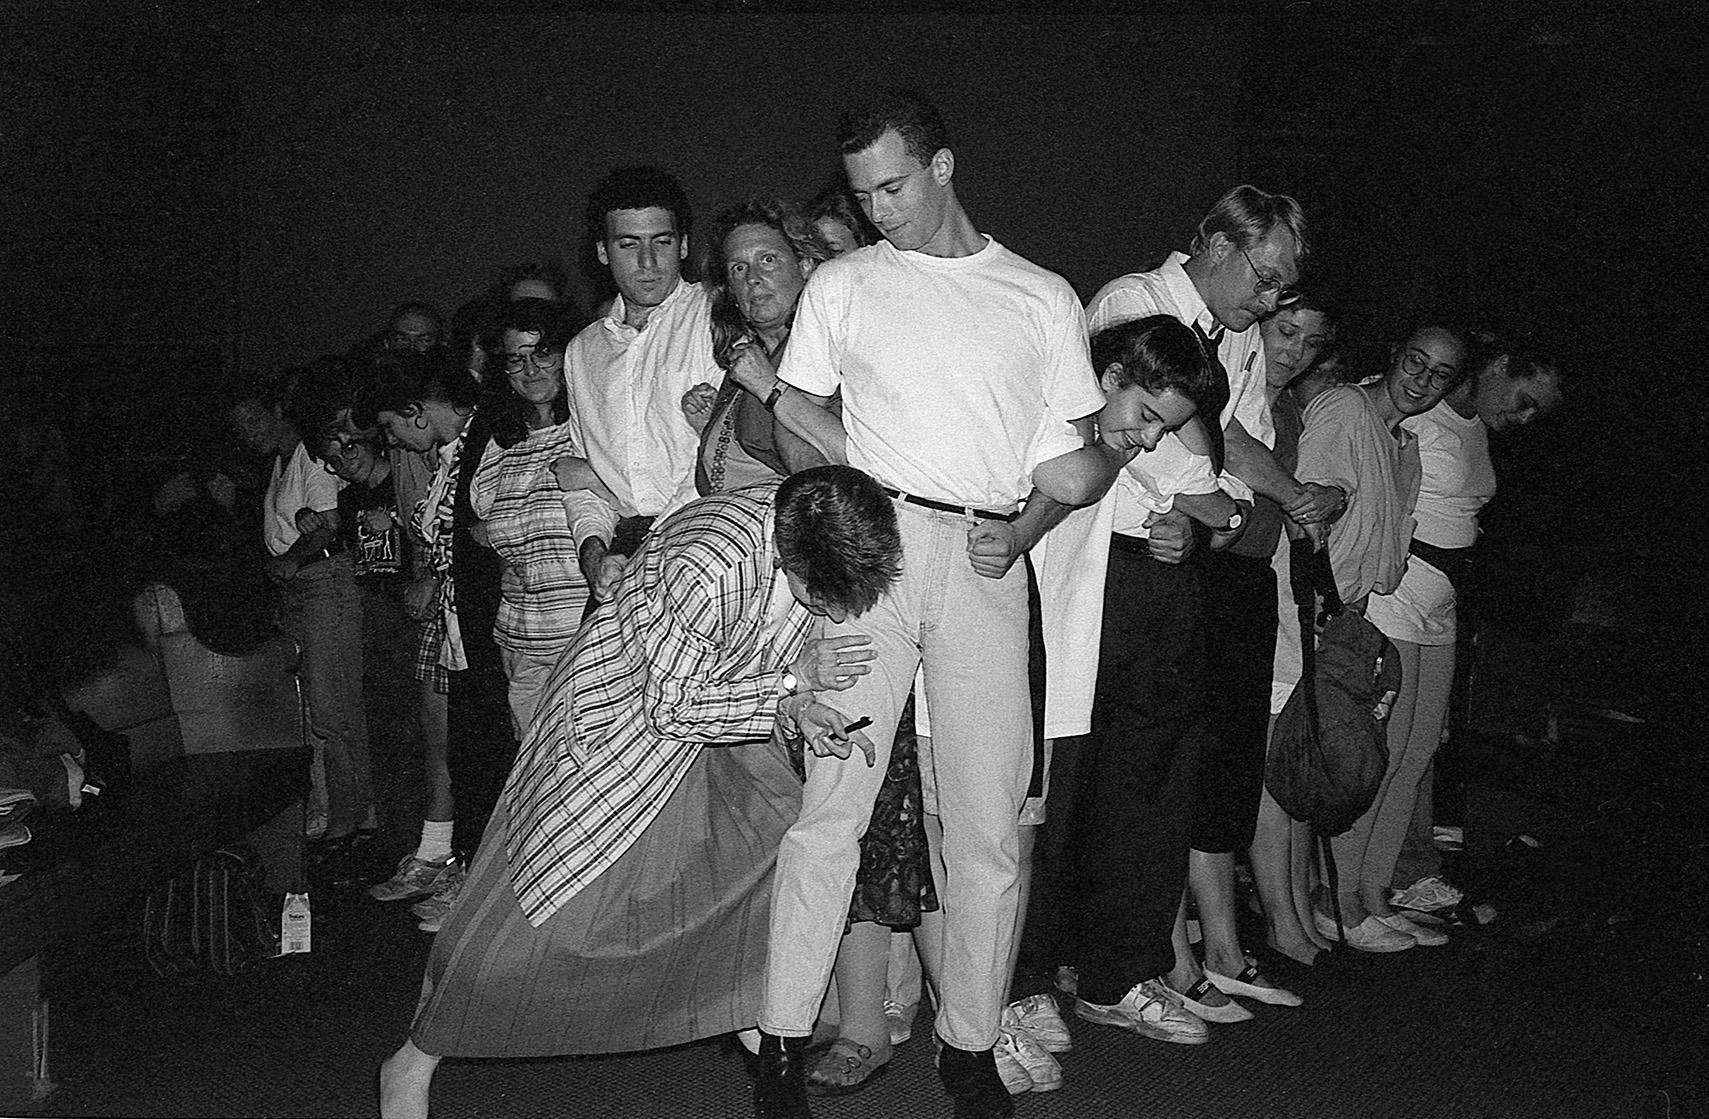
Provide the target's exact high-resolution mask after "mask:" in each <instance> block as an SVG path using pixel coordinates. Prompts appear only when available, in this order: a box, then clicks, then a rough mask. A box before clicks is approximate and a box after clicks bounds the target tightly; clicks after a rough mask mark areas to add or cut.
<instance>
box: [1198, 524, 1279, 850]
mask: <svg viewBox="0 0 1709 1119" xmlns="http://www.w3.org/2000/svg"><path fill="white" fill-rule="evenodd" d="M1200 562H1201V566H1200V569H1199V580H1200V585H1201V587H1202V589H1203V592H1204V597H1205V654H1206V658H1207V661H1208V663H1209V664H1211V665H1212V666H1214V667H1213V669H1212V671H1213V672H1214V673H1215V674H1216V687H1214V688H1212V689H1209V694H1208V695H1207V697H1206V700H1207V706H1206V709H1205V715H1206V721H1207V723H1208V724H1209V725H1210V728H1211V735H1210V738H1209V739H1208V740H1207V741H1206V744H1205V751H1204V754H1203V755H1202V756H1201V758H1200V760H1199V781H1198V791H1197V793H1196V794H1195V798H1194V809H1193V833H1192V848H1193V850H1195V851H1206V852H1211V853H1219V854H1220V853H1225V852H1232V851H1244V850H1245V849H1246V848H1248V847H1250V846H1252V836H1253V834H1254V832H1255V831H1256V830H1257V825H1258V800H1259V797H1260V796H1261V795H1262V793H1263V790H1264V754H1265V749H1266V747H1267V746H1268V744H1269V738H1270V677H1271V675H1272V674H1273V673H1274V670H1275V658H1276V622H1277V616H1276V610H1277V604H1276V572H1275V571H1274V569H1272V568H1271V567H1270V561H1269V560H1267V559H1261V558H1258V557H1255V556H1241V555H1235V554H1234V553H1232V552H1207V553H1205V555H1204V557H1203V559H1202V560H1201V561H1200Z"/></svg>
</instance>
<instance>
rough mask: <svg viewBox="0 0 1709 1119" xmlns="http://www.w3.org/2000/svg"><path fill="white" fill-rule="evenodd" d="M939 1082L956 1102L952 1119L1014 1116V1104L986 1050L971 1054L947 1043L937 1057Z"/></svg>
mask: <svg viewBox="0 0 1709 1119" xmlns="http://www.w3.org/2000/svg"><path fill="white" fill-rule="evenodd" d="M938 1079H939V1080H942V1081H943V1085H944V1090H945V1091H947V1092H948V1093H949V1096H950V1099H952V1100H954V1101H955V1119H1011V1117H1012V1116H1013V1115H1014V1114H1015V1101H1014V1100H1013V1099H1011V1098H1010V1097H1009V1090H1008V1089H1007V1088H1005V1087H1003V1078H1002V1077H1000V1076H998V1075H997V1061H996V1058H995V1057H993V1056H992V1054H991V1050H989V1049H981V1050H979V1051H978V1052H973V1051H970V1050H967V1049H957V1048H956V1047H955V1046H953V1045H949V1044H947V1043H946V1044H945V1045H944V1047H943V1049H942V1050H941V1051H940V1052H939V1053H938Z"/></svg>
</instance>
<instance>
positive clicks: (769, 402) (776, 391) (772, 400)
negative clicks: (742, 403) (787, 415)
mask: <svg viewBox="0 0 1709 1119" xmlns="http://www.w3.org/2000/svg"><path fill="white" fill-rule="evenodd" d="M788 387H789V386H788V385H786V384H784V383H783V382H782V381H779V382H778V383H777V384H775V385H773V386H772V387H771V393H770V394H769V395H768V396H767V397H766V398H765V400H764V401H763V402H762V403H763V404H764V405H765V410H766V411H768V412H770V411H772V410H773V409H775V408H776V407H777V400H778V397H780V396H782V395H783V390H784V389H786V388H788Z"/></svg>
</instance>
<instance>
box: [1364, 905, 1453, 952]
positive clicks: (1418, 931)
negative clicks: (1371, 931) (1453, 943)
mask: <svg viewBox="0 0 1709 1119" xmlns="http://www.w3.org/2000/svg"><path fill="white" fill-rule="evenodd" d="M1377 920H1379V921H1381V922H1382V923H1383V924H1385V925H1387V926H1388V927H1389V928H1391V929H1393V930H1394V931H1395V932H1398V933H1405V934H1406V935H1407V936H1410V937H1411V938H1412V939H1413V940H1415V941H1417V942H1418V943H1419V944H1422V945H1423V946H1424V947H1426V948H1440V947H1442V945H1444V944H1446V943H1448V934H1447V933H1445V932H1443V931H1442V930H1441V929H1427V928H1425V927H1424V926H1423V925H1415V924H1413V923H1412V922H1411V921H1408V920H1407V919H1406V918H1405V917H1403V916H1401V915H1400V914H1399V913H1390V914H1389V915H1388V916H1387V917H1378V918H1377Z"/></svg>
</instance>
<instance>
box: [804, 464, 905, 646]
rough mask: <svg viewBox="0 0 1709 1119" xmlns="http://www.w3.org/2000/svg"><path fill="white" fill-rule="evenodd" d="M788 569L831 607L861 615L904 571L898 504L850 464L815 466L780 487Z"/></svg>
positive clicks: (822, 601) (867, 476) (866, 475)
mask: <svg viewBox="0 0 1709 1119" xmlns="http://www.w3.org/2000/svg"><path fill="white" fill-rule="evenodd" d="M776 505H777V552H778V558H779V559H780V560H781V561H782V563H783V567H784V569H785V570H786V571H789V572H791V573H793V574H795V575H797V576H799V577H800V578H801V579H802V581H803V582H805V583H806V584H807V590H808V592H809V593H810V594H812V595H813V597H814V598H816V599H817V600H819V601H820V602H821V603H824V604H826V605H829V606H834V607H836V608H838V609H841V610H846V611H848V613H849V614H851V615H859V614H864V613H866V612H867V611H868V610H870V609H872V606H873V604H874V603H876V602H877V601H878V600H879V597H880V596H882V595H883V594H884V592H885V590H886V589H887V588H888V587H889V586H890V584H891V583H894V582H895V581H896V578H897V576H899V575H900V574H901V573H902V536H901V533H900V531H899V530H898V529H897V527H896V507H895V506H894V505H892V504H891V503H890V498H889V497H887V496H885V493H884V490H883V489H882V488H881V487H880V486H879V484H878V483H877V482H876V481H874V480H873V479H872V476H871V475H868V474H865V473H862V472H861V471H859V470H856V469H855V468H854V467H852V466H815V467H812V468H811V469H808V470H803V471H801V472H800V473H799V474H791V475H790V476H789V477H788V478H785V479H784V480H783V484H782V485H780V486H778V487H777V498H776Z"/></svg>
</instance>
